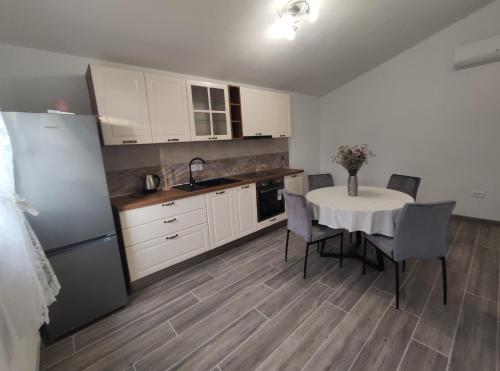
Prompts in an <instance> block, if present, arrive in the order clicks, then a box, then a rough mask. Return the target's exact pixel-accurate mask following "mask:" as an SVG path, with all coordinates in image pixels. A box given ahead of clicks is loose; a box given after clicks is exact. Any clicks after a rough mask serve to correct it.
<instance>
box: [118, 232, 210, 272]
mask: <svg viewBox="0 0 500 371" xmlns="http://www.w3.org/2000/svg"><path fill="white" fill-rule="evenodd" d="M208 250H210V244H209V237H208V226H207V224H206V223H205V224H201V225H198V226H195V227H192V228H188V229H184V230H182V231H178V232H175V233H172V234H169V235H167V236H162V237H159V238H155V239H152V240H148V241H146V242H143V243H140V244H137V245H133V246H130V247H127V248H126V249H125V252H126V256H127V264H128V268H129V273H130V279H131V281H135V280H138V279H139V278H143V277H145V276H147V275H150V274H152V273H154V272H157V271H159V270H161V269H163V268H166V267H169V266H171V265H174V264H176V263H179V262H181V261H183V260H186V259H189V258H191V257H193V256H195V255H199V254H201V253H203V252H206V251H208Z"/></svg>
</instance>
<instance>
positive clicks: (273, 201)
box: [257, 177, 285, 222]
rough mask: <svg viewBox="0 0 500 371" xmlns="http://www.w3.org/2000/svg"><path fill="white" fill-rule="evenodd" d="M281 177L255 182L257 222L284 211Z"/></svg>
mask: <svg viewBox="0 0 500 371" xmlns="http://www.w3.org/2000/svg"><path fill="white" fill-rule="evenodd" d="M283 189H284V181H283V177H280V178H274V179H270V180H266V181H261V182H257V219H258V221H259V222H261V221H263V220H266V219H269V218H272V217H273V216H276V215H279V214H282V213H284V212H285V202H284V200H283V195H282V191H283Z"/></svg>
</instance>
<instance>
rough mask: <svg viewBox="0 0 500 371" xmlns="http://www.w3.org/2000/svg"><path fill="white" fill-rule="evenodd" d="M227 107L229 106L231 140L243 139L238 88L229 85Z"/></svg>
mask: <svg viewBox="0 0 500 371" xmlns="http://www.w3.org/2000/svg"><path fill="white" fill-rule="evenodd" d="M229 105H230V106H231V112H230V113H231V129H232V132H233V139H243V126H242V122H241V121H242V120H241V97H240V87H239V86H232V85H229Z"/></svg>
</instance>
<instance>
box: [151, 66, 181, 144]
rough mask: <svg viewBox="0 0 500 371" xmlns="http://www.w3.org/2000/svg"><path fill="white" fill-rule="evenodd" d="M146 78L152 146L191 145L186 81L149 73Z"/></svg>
mask: <svg viewBox="0 0 500 371" xmlns="http://www.w3.org/2000/svg"><path fill="white" fill-rule="evenodd" d="M145 78H146V89H147V98H148V106H149V115H150V119H151V133H152V137H153V143H169V142H186V141H190V140H191V133H190V129H189V112H188V99H187V91H186V80H185V79H183V78H179V77H172V76H166V75H155V74H150V73H146V74H145Z"/></svg>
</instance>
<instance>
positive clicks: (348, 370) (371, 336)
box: [347, 303, 391, 371]
mask: <svg viewBox="0 0 500 371" xmlns="http://www.w3.org/2000/svg"><path fill="white" fill-rule="evenodd" d="M390 308H391V303H389V304H388V305H387V308H385V311H384V313H383V314H382V315H381V316H380V318H379V319H378V320H377V323H376V325H375V326H374V327H373V329H372V330H371V331H370V335H368V337H367V338H366V340H365V342H364V344H363V346H362V347H361V349H360V350H359V352H358V353H357V354H356V357H354V360H353V361H352V362H351V364H350V366H349V368H348V369H347V371H351V370H352V368H353V367H354V364H355V363H356V361H357V360H358V357H359V355H360V354H361V352H363V349H365V348H366V345H367V344H368V343H369V342H370V340H371V339H372V338H373V336H374V334H375V331H376V330H377V328H378V326H379V325H380V323H381V322H382V320H383V318H384V317H385V315H386V314H387V312H389V309H390Z"/></svg>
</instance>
